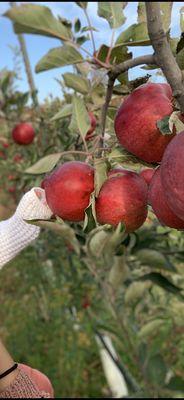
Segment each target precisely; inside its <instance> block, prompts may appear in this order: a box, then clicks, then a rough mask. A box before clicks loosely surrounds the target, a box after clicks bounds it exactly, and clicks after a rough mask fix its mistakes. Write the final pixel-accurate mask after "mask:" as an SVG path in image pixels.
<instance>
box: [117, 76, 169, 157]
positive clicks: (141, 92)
mask: <svg viewBox="0 0 184 400" xmlns="http://www.w3.org/2000/svg"><path fill="white" fill-rule="evenodd" d="M172 112H173V104H172V91H171V87H170V86H169V85H168V84H167V83H161V84H160V83H150V82H148V83H145V84H143V85H141V86H139V87H138V88H136V89H135V90H134V91H133V92H132V93H131V94H130V95H129V96H127V97H126V98H125V99H124V101H123V103H122V105H121V106H120V108H119V110H118V112H117V115H116V117H115V132H116V136H117V138H118V140H119V142H120V144H121V145H122V146H123V147H124V148H125V149H126V150H128V151H129V152H130V153H132V154H134V155H135V156H136V157H139V158H140V159H141V160H144V161H147V162H148V163H157V162H160V161H161V159H162V156H163V154H164V151H165V149H166V147H167V145H168V143H169V142H170V141H171V140H172V139H173V137H174V135H173V134H170V135H163V134H162V133H161V132H160V130H159V129H158V127H157V122H158V121H160V120H162V119H163V118H164V117H166V116H170V115H171V114H172Z"/></svg>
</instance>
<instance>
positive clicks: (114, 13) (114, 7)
mask: <svg viewBox="0 0 184 400" xmlns="http://www.w3.org/2000/svg"><path fill="white" fill-rule="evenodd" d="M126 5H127V2H122V1H119V2H113V1H109V2H101V1H99V2H98V15H99V17H102V18H105V19H106V20H107V21H108V23H109V25H110V27H111V28H113V29H115V28H119V27H120V26H121V25H123V24H124V23H125V21H126V17H125V16H124V14H123V9H124V8H125V6H126Z"/></svg>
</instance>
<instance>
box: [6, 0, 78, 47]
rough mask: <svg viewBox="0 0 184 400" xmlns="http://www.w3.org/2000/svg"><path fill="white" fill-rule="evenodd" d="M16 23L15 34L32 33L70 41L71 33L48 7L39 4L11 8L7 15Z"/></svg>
mask: <svg viewBox="0 0 184 400" xmlns="http://www.w3.org/2000/svg"><path fill="white" fill-rule="evenodd" d="M4 15H5V16H6V17H8V18H9V19H11V20H12V21H13V23H14V31H15V33H31V34H35V35H43V36H50V37H54V38H58V39H61V40H68V39H69V38H70V37H71V33H70V31H69V29H68V28H66V26H65V25H64V24H62V22H61V21H58V20H57V19H56V18H55V17H54V16H53V14H52V12H51V10H50V9H49V8H48V7H45V6H42V5H38V4H22V5H21V6H15V7H12V8H10V9H9V10H8V11H7V12H6V13H5V14H4Z"/></svg>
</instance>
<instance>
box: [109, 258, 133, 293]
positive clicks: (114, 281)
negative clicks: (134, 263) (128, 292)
mask: <svg viewBox="0 0 184 400" xmlns="http://www.w3.org/2000/svg"><path fill="white" fill-rule="evenodd" d="M128 275H129V269H128V266H127V264H126V262H125V256H124V255H122V256H114V258H113V265H112V267H111V270H110V272H109V277H108V282H109V283H110V285H111V287H112V288H113V289H114V290H116V291H117V289H118V288H119V287H121V286H122V283H123V282H124V281H125V280H126V279H127V277H128Z"/></svg>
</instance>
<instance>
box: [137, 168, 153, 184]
mask: <svg viewBox="0 0 184 400" xmlns="http://www.w3.org/2000/svg"><path fill="white" fill-rule="evenodd" d="M154 173H155V170H154V169H153V168H145V169H143V170H142V171H141V172H140V173H139V175H140V176H142V178H143V179H144V180H145V182H146V183H147V185H148V186H149V184H150V182H151V179H152V177H153V175H154Z"/></svg>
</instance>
